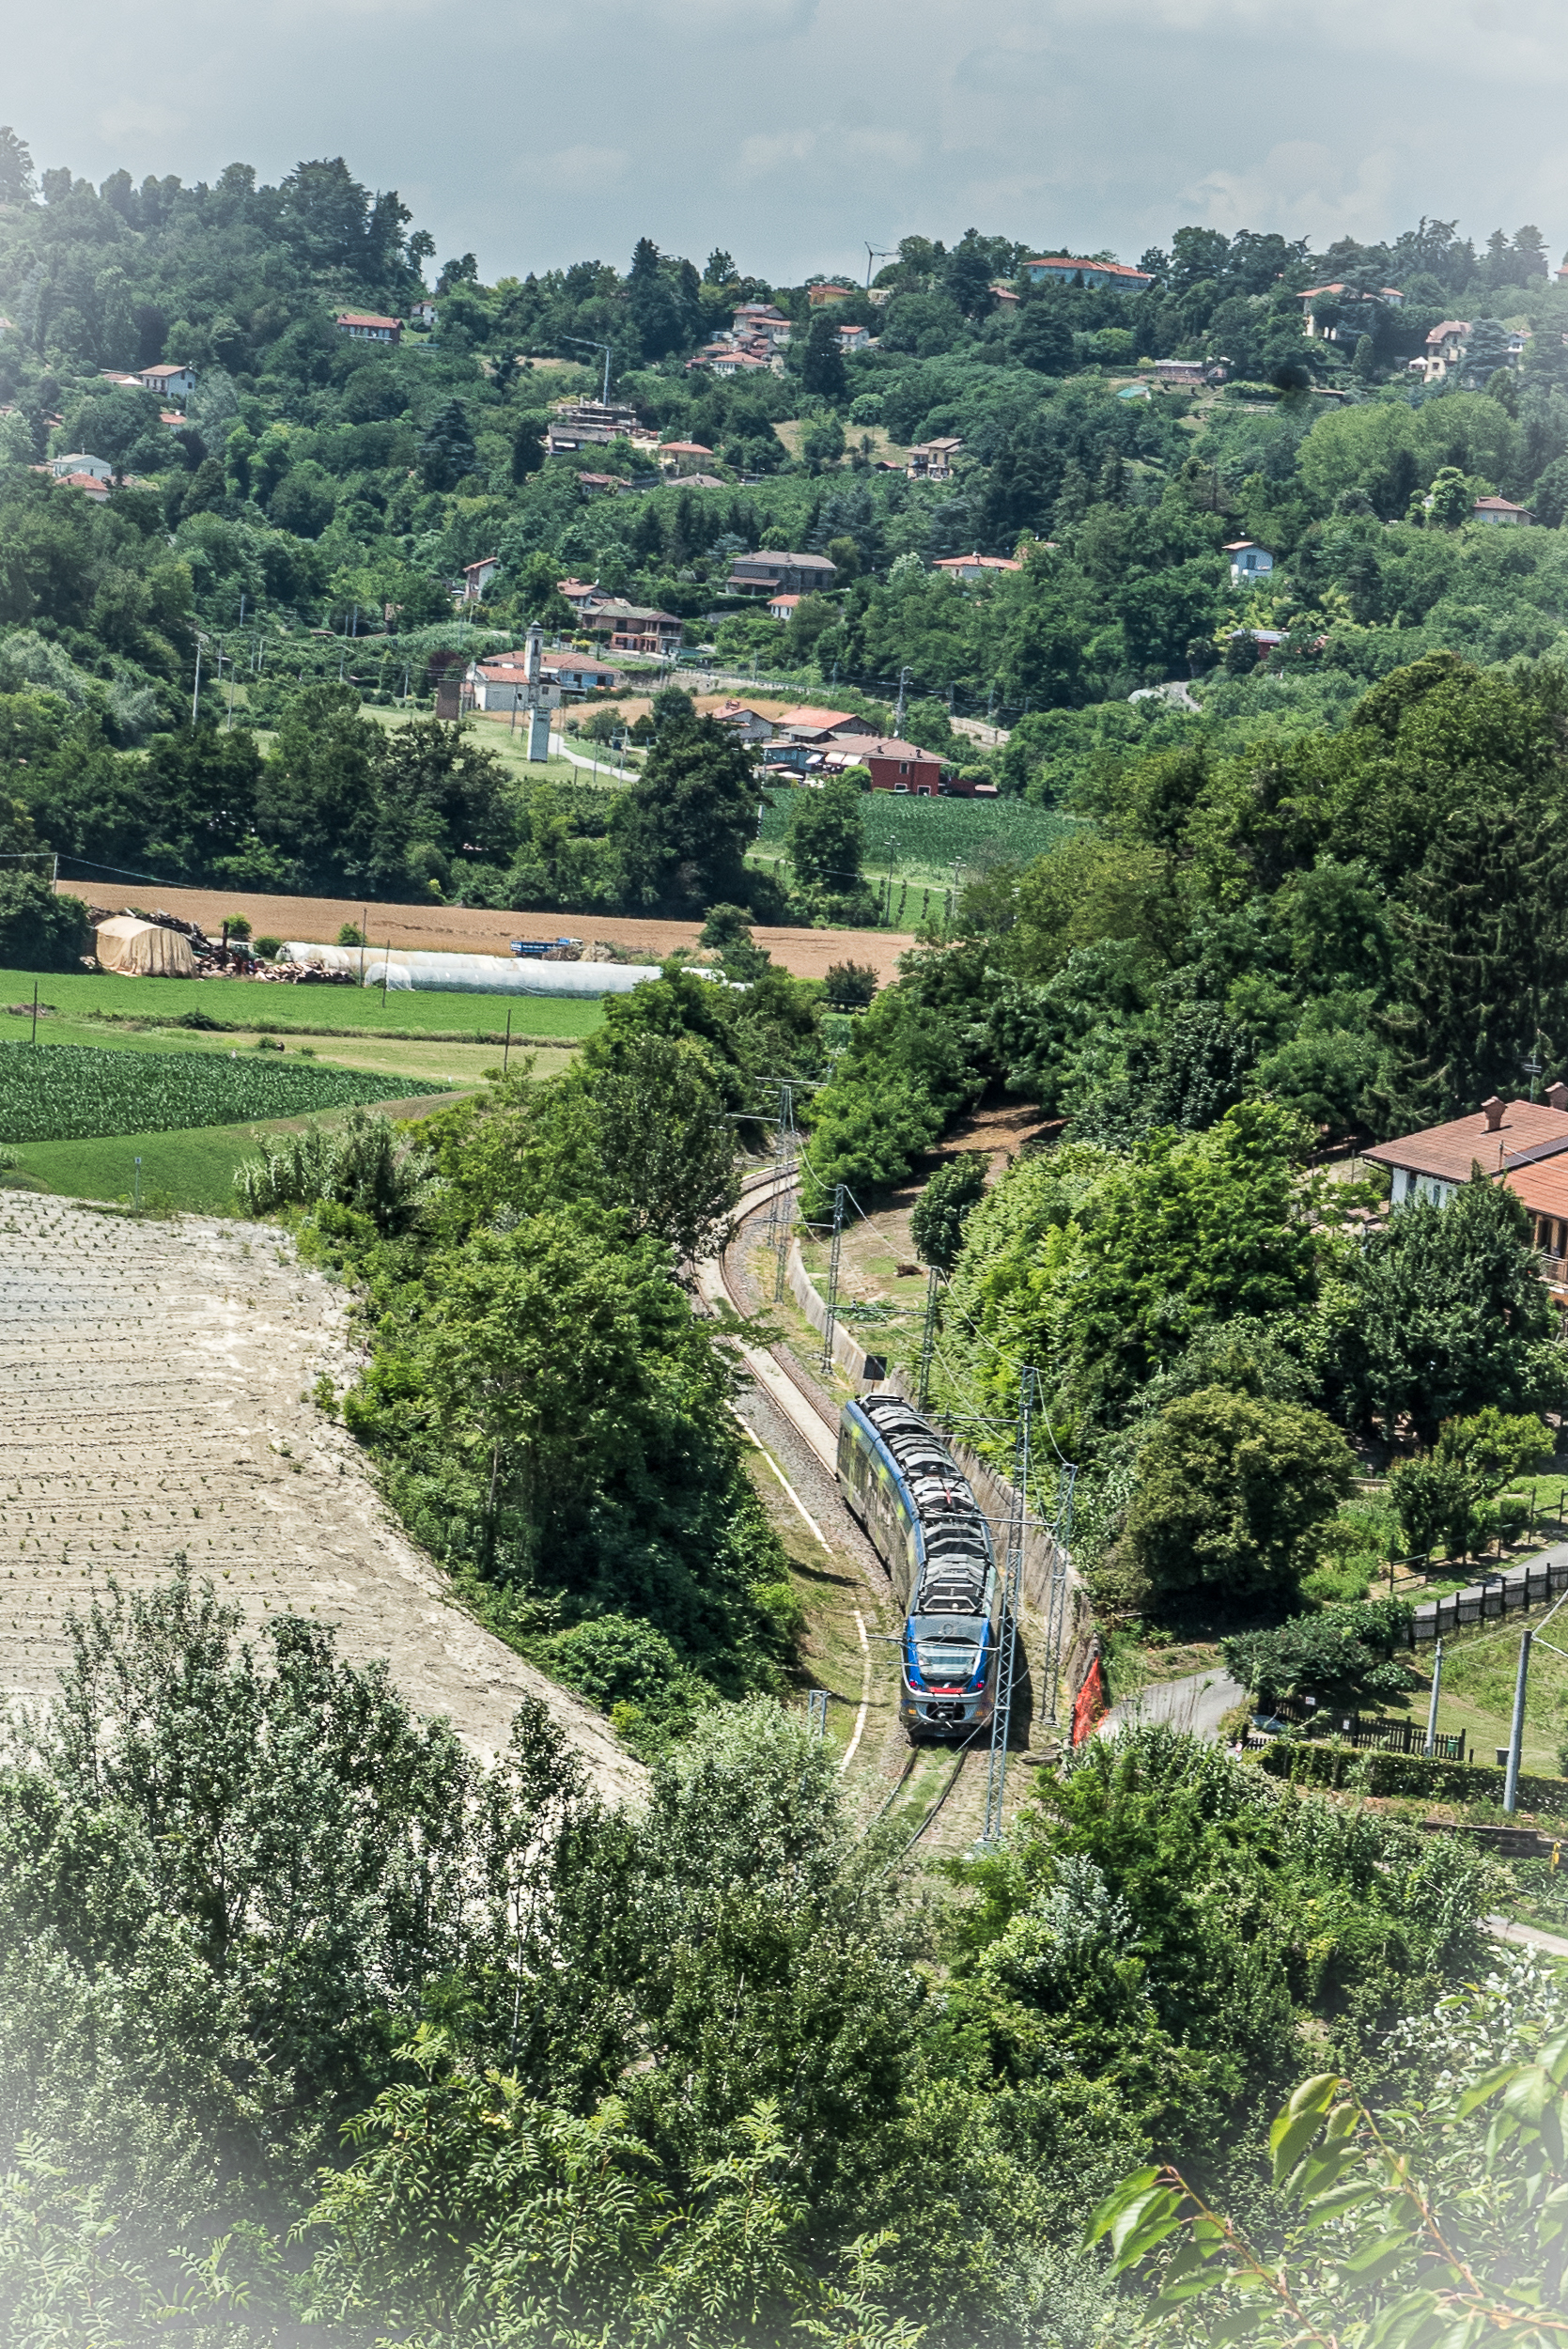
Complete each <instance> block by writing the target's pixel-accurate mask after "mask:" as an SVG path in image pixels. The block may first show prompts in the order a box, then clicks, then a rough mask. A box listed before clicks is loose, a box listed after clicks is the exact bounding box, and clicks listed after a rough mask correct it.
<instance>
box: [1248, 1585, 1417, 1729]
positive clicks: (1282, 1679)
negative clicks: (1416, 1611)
mask: <svg viewBox="0 0 1568 2349" xmlns="http://www.w3.org/2000/svg"><path fill="white" fill-rule="evenodd" d="M1411 1621H1412V1610H1411V1609H1410V1608H1409V1607H1407V1606H1406V1605H1405V1603H1404V1601H1403V1600H1400V1599H1379V1600H1374V1601H1373V1602H1372V1603H1371V1604H1369V1605H1366V1606H1361V1607H1335V1608H1331V1609H1328V1610H1326V1611H1325V1612H1324V1613H1322V1614H1319V1615H1296V1616H1293V1617H1292V1619H1291V1620H1290V1621H1289V1622H1288V1623H1282V1624H1281V1625H1280V1626H1278V1628H1277V1629H1275V1630H1272V1631H1243V1632H1238V1633H1236V1634H1234V1636H1233V1637H1232V1638H1230V1639H1228V1640H1223V1641H1221V1642H1220V1653H1221V1655H1222V1656H1223V1657H1224V1658H1225V1669H1226V1671H1227V1672H1230V1673H1231V1674H1232V1676H1233V1677H1234V1679H1236V1680H1239V1681H1240V1682H1241V1684H1242V1686H1243V1688H1246V1689H1247V1690H1248V1691H1249V1692H1250V1694H1251V1695H1252V1696H1253V1697H1255V1698H1256V1700H1257V1701H1258V1703H1260V1704H1262V1705H1264V1706H1265V1707H1267V1706H1269V1705H1272V1704H1273V1703H1274V1702H1275V1700H1276V1699H1277V1698H1279V1697H1306V1696H1313V1697H1316V1698H1317V1699H1318V1700H1319V1701H1320V1703H1324V1704H1330V1705H1335V1706H1342V1705H1344V1706H1350V1707H1355V1706H1357V1705H1358V1704H1360V1703H1362V1702H1363V1701H1365V1700H1374V1701H1375V1700H1380V1699H1383V1698H1388V1697H1399V1696H1403V1695H1404V1694H1405V1692H1406V1691H1407V1690H1408V1689H1410V1688H1414V1687H1415V1686H1416V1679H1415V1675H1414V1673H1413V1672H1411V1671H1410V1668H1409V1666H1408V1665H1407V1664H1405V1662H1403V1661H1402V1660H1401V1657H1400V1656H1399V1655H1398V1654H1397V1653H1396V1651H1397V1650H1399V1649H1401V1648H1404V1647H1405V1646H1407V1645H1408V1642H1409V1636H1410V1625H1411Z"/></svg>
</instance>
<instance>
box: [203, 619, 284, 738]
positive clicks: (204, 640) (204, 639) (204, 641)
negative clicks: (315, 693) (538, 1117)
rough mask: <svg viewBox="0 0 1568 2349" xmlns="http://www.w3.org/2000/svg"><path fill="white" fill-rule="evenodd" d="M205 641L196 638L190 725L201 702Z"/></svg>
mask: <svg viewBox="0 0 1568 2349" xmlns="http://www.w3.org/2000/svg"><path fill="white" fill-rule="evenodd" d="M206 641H207V640H206V638H205V637H203V636H198V637H197V638H196V681H195V684H194V687H193V688H192V692H191V723H192V724H193V725H194V724H195V723H196V706H197V704H198V703H199V702H200V700H201V648H202V646H203V645H204V644H205V643H206ZM300 674H301V676H302V677H303V675H304V672H303V669H302V670H301V672H300Z"/></svg>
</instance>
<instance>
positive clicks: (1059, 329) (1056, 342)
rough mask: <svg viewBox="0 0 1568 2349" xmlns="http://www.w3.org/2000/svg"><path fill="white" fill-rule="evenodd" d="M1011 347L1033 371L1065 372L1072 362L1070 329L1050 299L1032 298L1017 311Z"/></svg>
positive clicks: (1044, 372)
mask: <svg viewBox="0 0 1568 2349" xmlns="http://www.w3.org/2000/svg"><path fill="white" fill-rule="evenodd" d="M1013 350H1014V352H1015V354H1016V356H1017V359H1018V360H1019V362H1020V363H1021V364H1022V365H1023V366H1026V367H1032V369H1033V370H1034V372H1035V374H1036V375H1065V374H1066V372H1067V370H1068V368H1069V367H1070V366H1072V363H1073V331H1072V328H1071V327H1070V326H1069V325H1068V323H1067V320H1066V319H1064V318H1063V315H1062V313H1061V311H1060V309H1059V308H1058V306H1057V304H1056V303H1054V302H1053V301H1051V300H1049V299H1048V298H1047V299H1045V300H1041V301H1037V302H1032V303H1029V304H1028V305H1027V306H1026V307H1025V308H1024V309H1022V310H1021V311H1020V312H1019V313H1018V322H1017V326H1016V327H1015V328H1014V330H1013Z"/></svg>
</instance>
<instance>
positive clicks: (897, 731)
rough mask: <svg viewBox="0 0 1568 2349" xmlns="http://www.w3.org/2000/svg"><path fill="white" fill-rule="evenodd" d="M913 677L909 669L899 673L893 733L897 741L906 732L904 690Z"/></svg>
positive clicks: (901, 670)
mask: <svg viewBox="0 0 1568 2349" xmlns="http://www.w3.org/2000/svg"><path fill="white" fill-rule="evenodd" d="M911 675H912V672H911V671H910V670H908V669H900V670H899V672H898V708H896V709H895V710H894V712H893V738H894V739H895V740H896V739H899V738H900V737H901V736H902V735H903V732H904V688H905V686H906V685H907V684H908V681H909V678H910V676H911Z"/></svg>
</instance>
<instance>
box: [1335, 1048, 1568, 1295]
mask: <svg viewBox="0 0 1568 2349" xmlns="http://www.w3.org/2000/svg"><path fill="white" fill-rule="evenodd" d="M1363 1156H1364V1157H1366V1158H1368V1159H1371V1161H1372V1162H1373V1164H1374V1166H1386V1167H1387V1168H1388V1169H1389V1174H1390V1175H1391V1176H1392V1180H1393V1189H1392V1199H1391V1205H1392V1206H1394V1207H1395V1208H1399V1207H1403V1206H1409V1205H1410V1204H1411V1202H1412V1201H1415V1200H1418V1199H1420V1200H1427V1201H1430V1202H1431V1203H1432V1204H1433V1205H1434V1206H1439V1207H1446V1206H1448V1205H1449V1203H1450V1201H1451V1200H1452V1198H1453V1195H1454V1193H1455V1192H1456V1191H1457V1190H1458V1189H1459V1187H1460V1185H1461V1184H1462V1183H1467V1182H1469V1181H1470V1180H1472V1178H1473V1177H1474V1176H1475V1175H1483V1176H1485V1177H1486V1178H1487V1180H1489V1181H1492V1182H1498V1183H1500V1184H1501V1185H1502V1187H1503V1189H1504V1190H1511V1191H1513V1193H1514V1196H1515V1198H1517V1199H1518V1200H1519V1201H1520V1202H1521V1203H1522V1205H1523V1206H1524V1207H1525V1209H1526V1211H1527V1212H1528V1214H1529V1219H1530V1227H1531V1237H1532V1238H1533V1240H1534V1244H1535V1246H1536V1248H1537V1249H1538V1250H1539V1252H1540V1256H1541V1274H1542V1278H1543V1279H1544V1280H1545V1282H1546V1283H1547V1285H1548V1287H1549V1288H1550V1289H1551V1290H1552V1293H1553V1296H1554V1298H1555V1299H1556V1301H1557V1303H1558V1304H1559V1305H1560V1306H1562V1307H1563V1308H1564V1310H1565V1311H1568V1084H1561V1083H1559V1084H1551V1085H1548V1086H1547V1087H1546V1097H1545V1100H1544V1101H1503V1100H1500V1099H1499V1098H1498V1096H1497V1095H1496V1094H1493V1095H1492V1097H1490V1099H1489V1100H1485V1101H1483V1103H1482V1104H1481V1107H1480V1109H1479V1110H1473V1111H1471V1112H1470V1113H1469V1114H1468V1115H1467V1116H1466V1117H1452V1118H1450V1119H1449V1120H1448V1122H1447V1124H1446V1125H1442V1126H1428V1127H1426V1128H1423V1130H1422V1131H1421V1132H1420V1133H1415V1134H1402V1135H1400V1136H1398V1137H1397V1138H1396V1139H1395V1140H1394V1141H1392V1142H1379V1143H1374V1145H1373V1146H1372V1148H1371V1149H1369V1150H1367V1151H1365V1152H1364V1153H1363Z"/></svg>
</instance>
